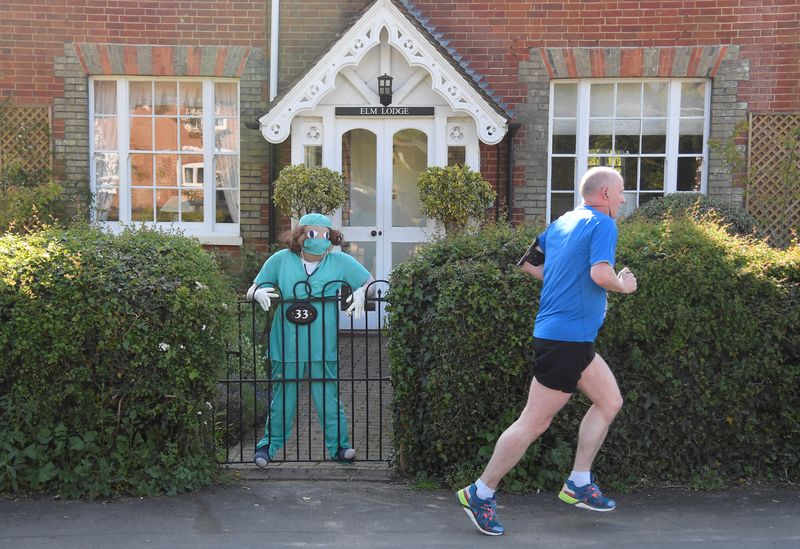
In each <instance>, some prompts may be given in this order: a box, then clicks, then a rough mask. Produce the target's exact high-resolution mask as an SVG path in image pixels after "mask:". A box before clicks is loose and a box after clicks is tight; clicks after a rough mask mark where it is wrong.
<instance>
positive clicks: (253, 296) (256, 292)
mask: <svg viewBox="0 0 800 549" xmlns="http://www.w3.org/2000/svg"><path fill="white" fill-rule="evenodd" d="M278 297H280V296H279V295H278V294H277V293H275V288H272V287H270V286H264V287H261V288H259V287H258V286H257V285H256V284H253V285H252V286H250V289H249V290H247V299H248V300H249V301H255V302H256V303H258V304H259V305H261V308H262V309H264V311H269V308H270V307H271V306H272V300H273V299H276V298H278Z"/></svg>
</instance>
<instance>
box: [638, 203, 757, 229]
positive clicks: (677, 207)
mask: <svg viewBox="0 0 800 549" xmlns="http://www.w3.org/2000/svg"><path fill="white" fill-rule="evenodd" d="M682 215H689V216H691V217H693V218H695V219H702V218H704V217H707V216H709V215H711V216H712V217H713V218H715V219H716V220H717V221H718V222H720V223H721V224H722V225H724V226H725V227H726V229H727V231H728V232H729V233H731V234H736V235H742V236H745V235H752V234H754V233H755V231H756V220H755V218H754V217H753V216H752V215H750V214H749V213H748V212H747V210H745V209H744V208H742V207H741V206H738V205H736V204H731V203H730V202H722V201H721V200H716V199H714V198H709V197H707V196H706V195H704V194H702V193H672V194H668V195H666V196H664V197H661V198H655V199H653V200H649V201H647V202H645V203H644V204H642V205H641V206H640V207H639V208H638V209H637V210H636V211H635V212H634V214H633V216H634V218H639V219H650V220H654V221H661V220H663V219H665V218H667V217H675V216H682Z"/></svg>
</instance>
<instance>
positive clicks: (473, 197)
mask: <svg viewBox="0 0 800 549" xmlns="http://www.w3.org/2000/svg"><path fill="white" fill-rule="evenodd" d="M417 187H418V188H419V200H420V203H421V211H422V213H424V214H425V215H427V216H430V217H433V218H435V219H438V220H439V221H441V222H442V224H443V225H444V227H445V231H446V232H447V233H448V234H452V233H454V232H458V231H462V230H464V228H465V227H466V226H467V222H468V221H469V220H470V218H476V219H479V220H482V219H483V217H484V216H485V215H486V209H487V208H488V207H489V206H491V204H492V202H493V201H494V200H495V198H497V193H496V192H494V189H492V186H491V185H490V184H489V182H488V181H486V180H485V179H484V178H483V176H482V175H481V174H480V172H476V171H474V170H471V169H470V167H469V166H467V165H465V164H455V165H452V166H431V167H429V168H428V169H426V170H425V171H424V172H422V173H421V174H420V176H419V180H418V181H417Z"/></svg>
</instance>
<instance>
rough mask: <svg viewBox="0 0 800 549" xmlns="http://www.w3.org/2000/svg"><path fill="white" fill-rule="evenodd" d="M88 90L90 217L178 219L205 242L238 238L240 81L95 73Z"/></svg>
mask: <svg viewBox="0 0 800 549" xmlns="http://www.w3.org/2000/svg"><path fill="white" fill-rule="evenodd" d="M90 90H91V92H90V96H89V97H90V99H89V101H90V109H91V113H92V119H91V125H90V132H91V158H92V165H91V188H92V192H93V193H94V196H95V204H94V216H95V219H96V220H97V221H98V222H101V223H104V224H106V225H109V226H112V227H113V226H119V225H121V224H123V223H146V224H155V225H169V226H175V227H177V228H179V229H181V230H183V231H184V232H185V233H186V234H190V235H193V236H197V237H199V238H200V239H201V240H203V241H205V242H208V243H235V241H236V240H237V239H238V235H239V200H240V199H239V98H238V95H239V89H238V83H237V82H235V81H224V80H198V79H174V78H173V79H139V78H120V79H94V80H92V83H91V86H90ZM226 237H228V238H226ZM231 237H233V238H231Z"/></svg>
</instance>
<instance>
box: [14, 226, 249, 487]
mask: <svg viewBox="0 0 800 549" xmlns="http://www.w3.org/2000/svg"><path fill="white" fill-rule="evenodd" d="M234 299H235V297H234V296H233V295H231V294H230V290H229V289H228V287H227V285H225V284H224V283H223V282H222V278H221V276H220V272H219V269H218V267H217V265H216V263H215V261H214V260H213V258H212V257H211V256H210V255H209V254H208V253H206V252H205V251H203V250H202V248H201V247H200V246H199V245H198V244H197V243H196V242H195V241H192V240H189V239H186V238H183V237H180V236H175V235H165V234H162V233H159V232H155V231H148V230H139V231H126V232H124V233H123V234H121V235H119V236H114V235H109V234H105V233H102V232H99V231H97V230H92V229H73V230H68V231H67V230H64V231H55V230H53V231H47V232H39V233H34V234H31V235H28V236H24V237H23V236H15V235H4V236H2V237H0V395H2V396H0V423H2V425H3V426H4V427H3V429H0V491H4V492H9V491H10V492H28V491H45V492H51V493H52V492H56V493H59V494H61V495H63V496H67V497H78V496H85V497H98V496H109V495H115V494H125V493H127V494H137V495H139V494H142V495H143V494H154V493H176V492H179V491H183V490H188V489H193V488H195V487H198V486H201V485H204V484H207V483H208V482H210V480H211V478H212V475H213V473H214V471H215V462H214V456H213V440H212V429H213V411H212V410H211V409H210V405H209V404H208V403H210V402H212V400H213V395H214V391H215V386H216V384H215V378H216V375H215V374H216V373H217V372H218V371H219V370H220V368H221V367H222V366H223V365H224V361H225V353H226V347H227V343H228V341H229V337H230V333H231V330H232V328H233V326H234V324H233V322H234V318H233V313H234V310H235V307H234V306H233V303H234Z"/></svg>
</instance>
